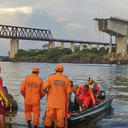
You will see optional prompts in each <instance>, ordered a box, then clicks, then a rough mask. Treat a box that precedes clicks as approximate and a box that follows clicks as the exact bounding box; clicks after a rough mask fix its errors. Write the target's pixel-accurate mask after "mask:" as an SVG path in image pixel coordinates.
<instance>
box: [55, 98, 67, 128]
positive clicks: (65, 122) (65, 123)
mask: <svg viewBox="0 0 128 128" xmlns="http://www.w3.org/2000/svg"><path fill="white" fill-rule="evenodd" d="M65 105H67V97H66V99H65ZM53 118H54V128H57V116H56V111H55V113H54V117H53ZM67 118H68V109H67V108H66V109H65V117H64V128H68V121H67Z"/></svg>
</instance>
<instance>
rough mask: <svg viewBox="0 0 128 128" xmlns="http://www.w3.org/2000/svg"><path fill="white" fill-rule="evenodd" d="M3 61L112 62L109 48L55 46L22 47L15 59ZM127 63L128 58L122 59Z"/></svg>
mask: <svg viewBox="0 0 128 128" xmlns="http://www.w3.org/2000/svg"><path fill="white" fill-rule="evenodd" d="M2 61H4V62H7V61H10V62H43V63H85V64H86V63H92V64H111V63H115V64H117V63H118V62H111V61H110V60H109V58H108V50H104V48H101V49H100V51H98V50H97V49H96V48H93V49H92V50H89V49H85V50H82V51H79V50H78V49H76V50H75V51H74V52H72V51H71V50H70V49H68V48H64V49H59V48H54V49H50V50H48V49H47V50H27V51H25V50H22V49H20V50H19V51H18V52H17V54H16V55H15V58H14V59H9V58H4V59H3V60H2ZM121 63H123V64H127V63H128V60H125V61H124V60H123V61H121Z"/></svg>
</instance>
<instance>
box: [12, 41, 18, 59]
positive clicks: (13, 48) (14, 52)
mask: <svg viewBox="0 0 128 128" xmlns="http://www.w3.org/2000/svg"><path fill="white" fill-rule="evenodd" d="M18 50H19V40H18V39H11V40H10V58H11V59H12V58H14V57H15V54H16V53H17V51H18Z"/></svg>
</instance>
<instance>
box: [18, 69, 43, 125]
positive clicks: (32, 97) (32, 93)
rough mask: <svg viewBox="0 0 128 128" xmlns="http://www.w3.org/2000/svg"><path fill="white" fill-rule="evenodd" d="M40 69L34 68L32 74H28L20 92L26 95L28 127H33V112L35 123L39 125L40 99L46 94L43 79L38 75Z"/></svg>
mask: <svg viewBox="0 0 128 128" xmlns="http://www.w3.org/2000/svg"><path fill="white" fill-rule="evenodd" d="M38 73H39V69H38V68H35V67H34V68H33V70H32V75H30V76H27V77H26V78H25V79H24V81H23V83H22V85H21V89H20V92H21V94H22V95H23V97H24V103H25V110H24V112H25V116H26V121H27V123H28V128H32V125H31V120H32V118H31V113H32V112H33V125H34V128H37V126H38V125H39V117H40V100H41V98H42V97H44V96H45V93H44V91H43V80H42V79H41V78H40V77H38Z"/></svg>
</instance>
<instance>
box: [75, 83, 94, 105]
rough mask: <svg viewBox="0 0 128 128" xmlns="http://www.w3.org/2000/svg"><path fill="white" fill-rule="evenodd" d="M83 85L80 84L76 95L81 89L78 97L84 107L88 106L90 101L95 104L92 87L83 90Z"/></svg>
mask: <svg viewBox="0 0 128 128" xmlns="http://www.w3.org/2000/svg"><path fill="white" fill-rule="evenodd" d="M84 86H85V85H81V86H80V87H79V88H78V90H77V93H76V94H77V95H79V94H80V92H81V91H82V94H80V95H79V99H80V100H81V101H82V103H83V105H84V106H85V107H88V106H89V104H90V102H91V101H92V104H93V105H96V103H95V99H94V95H93V91H92V89H91V88H90V87H89V88H88V91H85V89H84Z"/></svg>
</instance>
